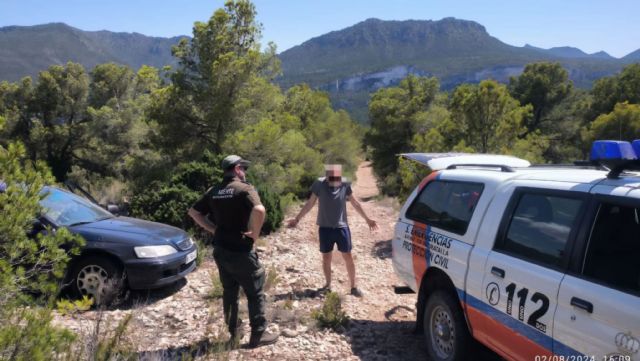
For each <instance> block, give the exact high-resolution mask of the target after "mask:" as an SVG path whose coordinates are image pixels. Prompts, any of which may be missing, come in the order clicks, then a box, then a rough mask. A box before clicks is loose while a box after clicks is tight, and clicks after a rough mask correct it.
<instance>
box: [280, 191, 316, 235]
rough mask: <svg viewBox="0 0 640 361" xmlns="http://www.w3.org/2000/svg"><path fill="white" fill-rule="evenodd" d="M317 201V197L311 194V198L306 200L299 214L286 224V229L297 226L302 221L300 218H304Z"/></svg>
mask: <svg viewBox="0 0 640 361" xmlns="http://www.w3.org/2000/svg"><path fill="white" fill-rule="evenodd" d="M317 200H318V196H316V195H315V194H313V193H311V196H310V197H309V199H307V202H306V203H305V204H304V206H302V209H301V210H300V213H298V215H297V216H296V217H295V218H293V219H290V220H289V221H288V222H287V227H289V228H293V227H295V226H297V225H298V223H299V222H300V220H301V219H302V217H304V216H305V215H306V214H307V213H309V211H310V210H311V208H313V206H314V205H315V204H316V201H317Z"/></svg>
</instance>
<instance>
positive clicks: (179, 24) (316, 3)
mask: <svg viewBox="0 0 640 361" xmlns="http://www.w3.org/2000/svg"><path fill="white" fill-rule="evenodd" d="M254 3H255V4H256V8H257V10H258V20H259V21H260V22H261V23H262V25H263V27H264V29H263V39H262V42H263V43H264V44H266V43H267V42H269V41H273V42H275V43H276V44H277V45H278V51H283V50H286V49H288V48H290V47H292V46H295V45H299V44H301V43H302V42H304V41H305V40H308V39H310V38H312V37H316V36H319V35H322V34H325V33H327V32H330V31H334V30H340V29H343V28H345V27H348V26H351V25H353V24H355V23H358V22H360V21H363V20H365V19H367V18H378V19H383V20H407V19H416V20H439V19H442V18H444V17H455V18H459V19H466V20H473V21H476V22H478V23H480V24H482V25H484V26H485V28H486V29H487V31H488V32H489V34H491V35H493V36H495V37H496V38H498V39H500V40H502V41H503V42H505V43H507V44H511V45H515V46H523V45H524V44H526V43H529V44H531V45H534V46H539V47H543V48H549V47H553V46H565V45H570V46H575V47H577V48H580V49H582V50H583V51H585V52H587V53H593V52H596V51H600V50H604V51H606V52H608V53H609V54H611V55H613V56H616V57H621V56H624V55H626V54H628V53H630V52H632V51H634V50H636V49H638V48H640V18H639V16H638V14H640V1H639V0H607V1H605V0H599V1H596V0H534V1H518V0H475V1H474V0H467V1H462V0H437V1H436V0H313V1H310V0H255V1H254ZM223 4H224V1H222V0H208V1H205V0H185V1H176V0H173V1H169V0H127V1H124V0H0V26H7V25H35V24H42V23H48V22H64V23H67V24H69V25H71V26H74V27H77V28H80V29H82V30H111V31H124V32H138V33H142V34H145V35H153V36H165V37H168V36H175V35H191V28H192V26H193V22H194V21H206V20H207V19H208V18H209V17H210V16H211V14H212V13H213V11H215V9H217V8H219V7H222V6H223Z"/></svg>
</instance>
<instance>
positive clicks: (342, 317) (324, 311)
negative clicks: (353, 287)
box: [311, 292, 349, 330]
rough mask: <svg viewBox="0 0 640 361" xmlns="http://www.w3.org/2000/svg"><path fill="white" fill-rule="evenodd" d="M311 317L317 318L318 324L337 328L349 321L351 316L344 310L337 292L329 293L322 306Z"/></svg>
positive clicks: (323, 326)
mask: <svg viewBox="0 0 640 361" xmlns="http://www.w3.org/2000/svg"><path fill="white" fill-rule="evenodd" d="M311 317H312V318H313V319H315V320H316V322H317V323H318V326H320V327H322V328H331V329H333V330H337V329H338V328H340V327H341V326H345V325H346V324H347V323H348V322H349V316H347V314H346V313H345V312H344V311H342V301H341V300H340V296H339V295H338V294H337V293H336V292H329V293H327V296H326V298H325V299H324V304H323V305H322V308H321V309H319V310H315V311H313V312H312V313H311Z"/></svg>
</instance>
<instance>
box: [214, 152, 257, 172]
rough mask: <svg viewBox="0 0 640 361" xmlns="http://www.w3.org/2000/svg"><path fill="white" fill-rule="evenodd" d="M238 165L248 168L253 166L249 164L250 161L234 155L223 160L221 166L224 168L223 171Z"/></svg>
mask: <svg viewBox="0 0 640 361" xmlns="http://www.w3.org/2000/svg"><path fill="white" fill-rule="evenodd" d="M236 164H241V165H243V166H245V167H248V166H249V165H250V164H251V162H249V161H248V160H245V159H242V158H241V157H240V156H237V155H235V154H232V155H228V156H226V157H225V158H224V159H223V160H222V163H221V164H220V165H221V166H222V170H228V169H229V168H231V167H234V166H235V165H236Z"/></svg>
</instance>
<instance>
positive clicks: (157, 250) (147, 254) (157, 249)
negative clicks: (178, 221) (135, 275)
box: [133, 245, 178, 258]
mask: <svg viewBox="0 0 640 361" xmlns="http://www.w3.org/2000/svg"><path fill="white" fill-rule="evenodd" d="M133 251H134V252H135V253H136V256H138V258H153V257H162V256H168V255H170V254H174V253H177V252H178V251H177V250H176V249H175V248H173V247H171V246H169V245H163V246H142V247H133Z"/></svg>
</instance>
